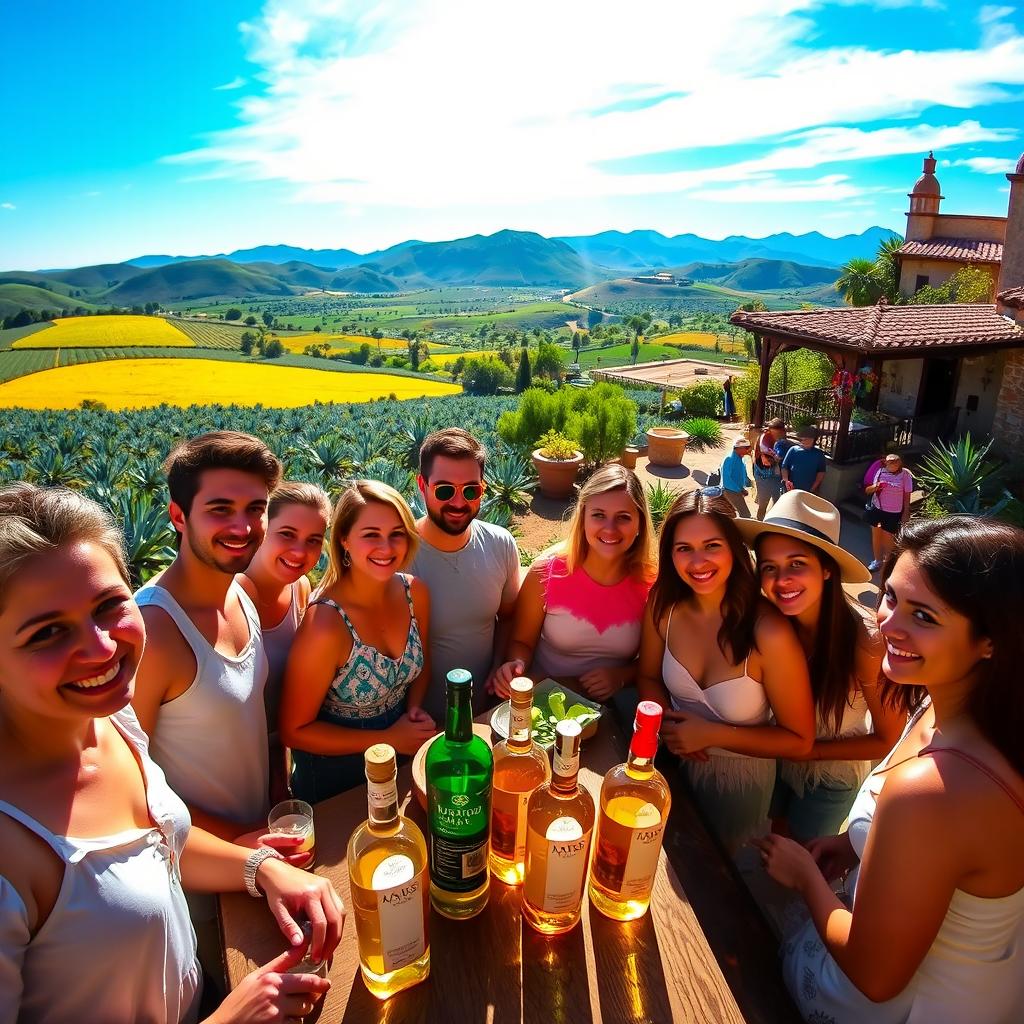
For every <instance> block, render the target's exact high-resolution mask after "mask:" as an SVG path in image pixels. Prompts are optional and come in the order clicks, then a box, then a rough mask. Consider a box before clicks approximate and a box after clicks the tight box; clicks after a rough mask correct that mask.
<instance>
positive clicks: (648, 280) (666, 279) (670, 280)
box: [633, 270, 676, 284]
mask: <svg viewBox="0 0 1024 1024" xmlns="http://www.w3.org/2000/svg"><path fill="white" fill-rule="evenodd" d="M633 280H634V281H636V282H637V283H638V284H675V283H676V276H675V274H670V273H669V272H668V271H667V270H663V271H661V273H659V274H640V275H638V276H637V277H634V278H633Z"/></svg>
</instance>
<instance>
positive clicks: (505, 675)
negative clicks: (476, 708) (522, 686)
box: [493, 658, 526, 700]
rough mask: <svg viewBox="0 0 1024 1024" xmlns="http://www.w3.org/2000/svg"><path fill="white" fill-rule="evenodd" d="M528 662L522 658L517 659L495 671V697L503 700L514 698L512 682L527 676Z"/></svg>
mask: <svg viewBox="0 0 1024 1024" xmlns="http://www.w3.org/2000/svg"><path fill="white" fill-rule="evenodd" d="M525 673H526V662H525V661H523V660H522V658H515V659H514V660H513V661H506V662H505V664H504V665H499V666H498V667H497V668H496V669H495V670H494V676H493V680H494V695H495V696H496V697H500V698H501V699H502V700H508V699H509V697H511V696H512V680H513V679H515V678H516V676H521V675H525Z"/></svg>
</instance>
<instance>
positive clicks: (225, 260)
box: [0, 227, 892, 316]
mask: <svg viewBox="0 0 1024 1024" xmlns="http://www.w3.org/2000/svg"><path fill="white" fill-rule="evenodd" d="M891 235H892V232H891V231H888V230H886V229H885V228H879V227H874V228H869V229H868V230H867V231H865V232H862V233H861V234H859V235H846V236H844V237H842V238H828V237H827V236H825V235H821V234H819V233H818V232H811V233H809V234H806V235H792V234H788V233H784V234H779V235H771V236H768V237H767V238H760V239H752V238H746V237H744V236H740V235H736V236H731V237H730V238H726V239H722V240H721V241H714V240H711V239H706V238H701V237H700V236H698V235H677V236H675V237H674V238H668V237H666V236H665V235H662V234H659V233H658V232H657V231H631V232H626V233H623V232H618V231H605V232H601V233H600V234H597V235H587V236H574V237H567V238H545V237H544V236H543V235H539V234H536V233H535V232H530V231H510V230H505V231H498V232H496V233H495V234H493V235H471V236H469V237H468V238H458V239H454V240H452V241H448V242H419V241H414V240H410V241H406V242H402V243H400V244H399V245H395V246H392V247H391V248H389V249H384V250H381V251H379V252H374V253H364V254H358V253H355V252H353V251H352V250H349V249H332V250H326V249H317V250H311V249H297V248H294V247H291V246H258V247H256V248H254V249H246V250H238V251H236V252H234V253H230V254H228V255H220V256H215V257H208V256H203V257H179V256H174V257H172V256H143V257H140V258H138V259H136V260H129V261H127V262H125V263H107V264H99V265H96V266H89V267H78V268H75V269H72V270H46V271H7V272H5V273H0V316H3V315H6V314H7V313H9V312H12V311H16V310H17V309H19V308H29V309H34V310H42V309H56V308H60V309H73V308H75V307H76V306H78V305H81V306H83V307H85V308H89V305H90V304H93V305H98V306H104V305H119V306H125V305H127V306H130V305H137V304H143V303H145V302H159V303H164V304H166V303H171V302H182V301H195V300H201V299H210V298H234V297H239V298H240V297H256V296H286V295H295V294H299V293H301V292H304V291H329V292H356V293H362V294H367V293H394V292H401V291H413V290H417V289H422V288H437V287H441V286H473V285H475V286H481V287H484V286H486V287H523V286H527V287H538V288H549V289H551V290H553V291H555V290H559V289H570V290H575V289H578V288H581V287H585V286H588V285H593V284H596V283H598V282H601V281H608V280H610V279H616V278H623V277H636V276H641V275H643V274H649V273H651V272H652V271H661V270H671V271H672V272H673V273H675V274H676V276H677V277H685V278H690V279H691V280H695V281H700V282H712V283H715V284H720V285H722V286H724V287H727V288H732V289H736V290H743V291H770V290H792V289H797V288H808V287H815V286H817V285H821V284H829V283H831V282H832V281H834V280H835V279H836V277H837V276H838V273H839V271H838V269H837V268H838V266H839V265H840V264H841V263H843V262H845V261H846V260H848V259H851V258H852V257H854V256H873V255H874V253H875V252H876V250H877V248H878V245H879V242H880V241H882V240H883V239H886V238H888V237H890V236H891ZM286 257H287V258H286ZM325 263H332V264H335V265H334V266H326V265H325Z"/></svg>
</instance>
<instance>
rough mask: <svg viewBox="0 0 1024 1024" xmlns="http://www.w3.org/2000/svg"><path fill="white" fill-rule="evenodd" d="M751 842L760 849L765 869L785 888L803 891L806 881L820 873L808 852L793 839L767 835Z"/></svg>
mask: <svg viewBox="0 0 1024 1024" xmlns="http://www.w3.org/2000/svg"><path fill="white" fill-rule="evenodd" d="M752 844H753V845H754V846H756V847H757V848H758V849H759V850H760V851H761V863H762V864H763V865H764V869H765V871H767V872H768V874H769V875H770V876H771V877H772V878H774V879H775V881H776V882H778V883H779V885H784V886H785V887H786V888H787V889H796V890H797V891H798V892H803V891H804V889H805V887H806V885H807V883H808V882H809V881H810V880H811V879H813V878H814V877H816V876H818V875H820V874H821V872H820V871H819V870H818V865H817V864H816V863H815V862H814V858H813V857H812V856H811V854H810V852H809V851H808V850H807V849H806V848H805V847H803V846H801V845H800V844H799V843H798V842H796V841H795V840H793V839H787V838H786V837H785V836H779V835H768V836H765V837H764V838H763V839H754V840H752Z"/></svg>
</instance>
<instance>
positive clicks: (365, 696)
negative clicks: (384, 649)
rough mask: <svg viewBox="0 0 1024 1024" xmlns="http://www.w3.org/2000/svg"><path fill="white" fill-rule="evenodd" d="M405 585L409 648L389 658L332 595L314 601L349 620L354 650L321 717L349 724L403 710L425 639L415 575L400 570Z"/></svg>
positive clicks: (338, 673) (419, 667)
mask: <svg viewBox="0 0 1024 1024" xmlns="http://www.w3.org/2000/svg"><path fill="white" fill-rule="evenodd" d="M399 576H400V579H401V580H402V584H403V586H404V587H405V599H406V601H407V602H408V604H409V633H408V636H407V637H406V641H405V650H404V651H403V652H402V654H401V656H400V657H398V658H389V657H388V656H387V655H386V654H382V653H381V652H380V651H378V650H377V648H376V647H371V646H370V645H369V644H367V643H364V642H363V641H362V640H361V639H360V637H359V634H358V633H357V632H356V627H355V626H353V625H352V620H351V619H350V618H349V617H348V615H347V614H346V613H345V609H344V608H342V607H341V605H339V604H338V603H337V602H336V601H332V600H331V599H330V598H326V597H325V598H321V599H320V600H318V601H314V602H313V604H326V605H329V606H330V607H331V608H333V609H334V610H335V611H336V612H337V613H338V614H339V615H340V616H341V617H342V619H344V620H345V625H346V626H347V627H348V631H349V632H350V633H351V634H352V650H351V652H350V653H349V656H348V658H347V659H346V661H345V664H344V665H340V666H339V667H338V668H337V670H336V671H335V673H334V678H333V679H332V680H331V685H330V686H329V687H328V688H327V694H326V696H325V697H324V702H323V705H322V706H321V708H320V714H319V716H318V717H319V720H320V721H321V722H333V723H335V724H337V725H346V724H348V723H351V722H352V721H353V720H360V721H362V720H363V719H368V718H378V717H379V716H382V715H383V716H386V717H389V718H390V717H392V716H394V717H397V716H395V712H396V711H399V712H400V710H401V708H402V706H403V704H404V702H405V697H406V694H407V693H408V691H409V685H410V684H411V683H412V681H413V680H414V679H415V678H416V677H417V676H418V675H419V674H420V673H421V672H422V671H423V641H422V640H421V639H420V629H419V625H418V623H417V622H416V615H415V613H414V611H413V604H412V587H411V580H412V577H411V576H407V575H405V574H404V573H401V574H399Z"/></svg>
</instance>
